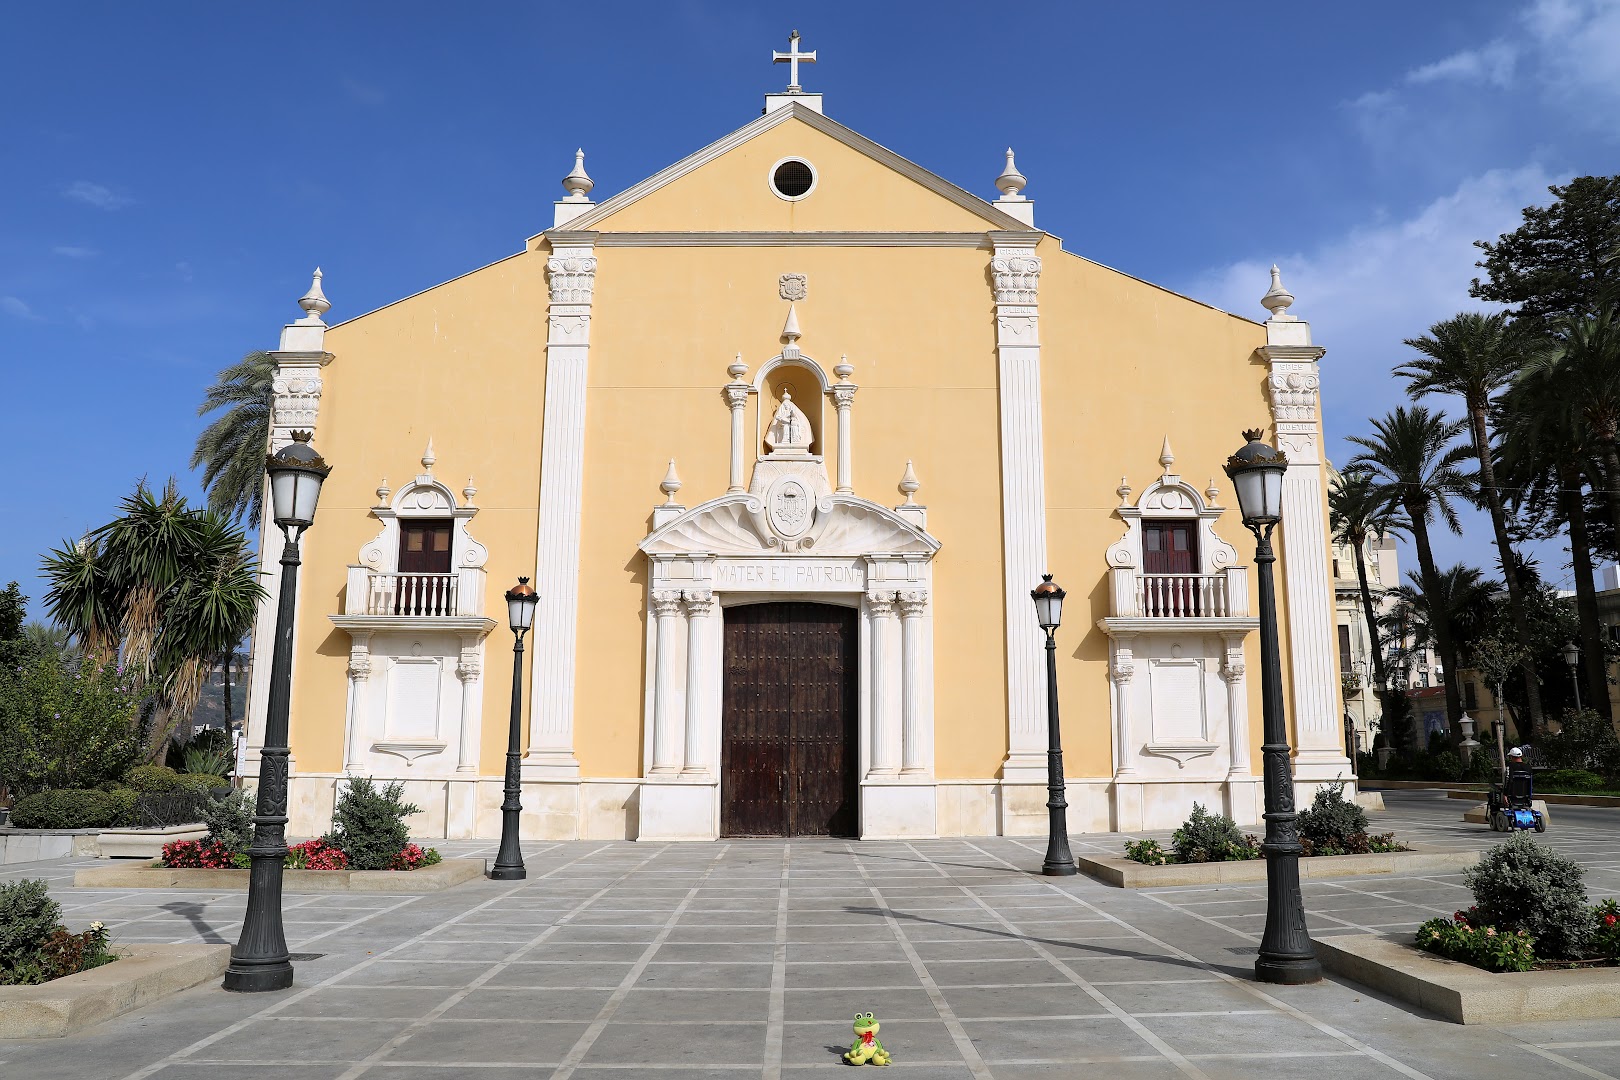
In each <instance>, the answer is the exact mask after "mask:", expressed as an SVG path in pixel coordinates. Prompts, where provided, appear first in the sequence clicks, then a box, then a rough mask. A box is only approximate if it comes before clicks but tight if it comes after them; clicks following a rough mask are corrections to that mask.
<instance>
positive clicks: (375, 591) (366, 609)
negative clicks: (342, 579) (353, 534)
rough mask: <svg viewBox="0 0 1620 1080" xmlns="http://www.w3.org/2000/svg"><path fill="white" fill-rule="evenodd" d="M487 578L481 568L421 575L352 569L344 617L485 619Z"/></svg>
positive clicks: (359, 567) (358, 567) (362, 568)
mask: <svg viewBox="0 0 1620 1080" xmlns="http://www.w3.org/2000/svg"><path fill="white" fill-rule="evenodd" d="M484 576H485V575H484V570H483V569H482V568H481V567H479V568H465V569H461V570H456V571H453V572H451V573H448V574H417V573H396V572H392V571H387V572H385V571H379V570H372V569H369V568H367V567H364V566H351V567H349V579H348V587H347V589H346V590H345V591H344V600H343V614H344V616H345V617H354V616H360V617H364V618H376V619H387V620H390V621H391V620H396V619H407V620H412V621H416V620H422V621H428V620H443V619H458V618H459V619H467V618H474V619H478V618H482V616H483V614H484Z"/></svg>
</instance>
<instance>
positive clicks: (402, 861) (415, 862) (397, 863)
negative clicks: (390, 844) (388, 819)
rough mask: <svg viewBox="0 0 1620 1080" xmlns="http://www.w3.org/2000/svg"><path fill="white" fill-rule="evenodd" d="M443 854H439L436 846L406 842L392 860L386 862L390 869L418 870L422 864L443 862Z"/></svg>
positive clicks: (429, 864) (428, 864) (430, 864)
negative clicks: (429, 846) (422, 846)
mask: <svg viewBox="0 0 1620 1080" xmlns="http://www.w3.org/2000/svg"><path fill="white" fill-rule="evenodd" d="M443 861H444V856H442V855H440V854H439V849H438V848H425V849H424V848H421V847H418V846H417V845H416V844H406V845H405V846H404V847H403V848H401V849H400V852H399V854H398V855H395V856H394V861H393V862H391V863H389V864H388V869H390V870H418V869H420V868H422V867H424V866H432V865H433V864H434V863H438V862H443Z"/></svg>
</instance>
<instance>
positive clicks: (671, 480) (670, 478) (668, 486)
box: [658, 458, 681, 506]
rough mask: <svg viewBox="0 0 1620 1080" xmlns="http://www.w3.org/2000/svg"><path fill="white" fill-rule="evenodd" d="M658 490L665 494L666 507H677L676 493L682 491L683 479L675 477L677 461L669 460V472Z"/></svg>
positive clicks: (661, 481)
mask: <svg viewBox="0 0 1620 1080" xmlns="http://www.w3.org/2000/svg"><path fill="white" fill-rule="evenodd" d="M658 490H659V491H662V492H663V493H664V505H665V506H674V505H675V493H676V492H677V491H679V490H681V478H680V477H679V476H677V475H675V459H674V458H670V459H669V471H668V472H666V473H665V474H664V478H663V479H662V480H660V481H659V482H658Z"/></svg>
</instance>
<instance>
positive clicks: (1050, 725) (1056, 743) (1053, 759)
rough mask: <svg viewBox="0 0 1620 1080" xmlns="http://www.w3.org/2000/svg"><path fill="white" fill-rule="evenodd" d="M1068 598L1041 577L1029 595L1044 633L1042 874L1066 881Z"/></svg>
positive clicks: (1069, 861)
mask: <svg viewBox="0 0 1620 1080" xmlns="http://www.w3.org/2000/svg"><path fill="white" fill-rule="evenodd" d="M1066 595H1068V594H1067V593H1065V592H1064V591H1063V587H1062V586H1061V585H1059V584H1058V583H1057V582H1055V581H1053V580H1052V575H1051V574H1042V575H1041V583H1040V584H1039V585H1037V586H1035V588H1034V591H1032V592H1031V593H1030V594H1029V597H1030V599H1031V600H1034V601H1035V617H1036V619H1038V620H1039V621H1040V624H1041V629H1042V630H1045V631H1046V813H1047V828H1046V861H1045V862H1043V863H1042V864H1041V873H1043V874H1045V875H1046V876H1047V877H1068V876H1069V875H1070V874H1074V873H1077V872H1078V868H1077V867H1076V866H1075V864H1074V856H1073V855H1072V854H1070V853H1069V814H1068V811H1069V800H1068V799H1066V798H1064V795H1063V736H1062V732H1061V731H1059V729H1058V689H1057V628H1058V626H1059V625H1060V624H1061V623H1062V622H1063V598H1064V597H1065V596H1066Z"/></svg>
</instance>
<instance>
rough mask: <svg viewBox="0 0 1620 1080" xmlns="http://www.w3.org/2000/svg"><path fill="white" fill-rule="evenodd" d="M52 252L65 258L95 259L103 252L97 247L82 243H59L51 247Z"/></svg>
mask: <svg viewBox="0 0 1620 1080" xmlns="http://www.w3.org/2000/svg"><path fill="white" fill-rule="evenodd" d="M51 253H52V254H54V255H60V256H62V257H63V258H64V259H93V258H95V257H96V256H97V255H100V254H101V252H99V251H97V250H96V249H95V248H93V247H85V246H84V245H82V244H58V245H56V246H55V247H53V248H51Z"/></svg>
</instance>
